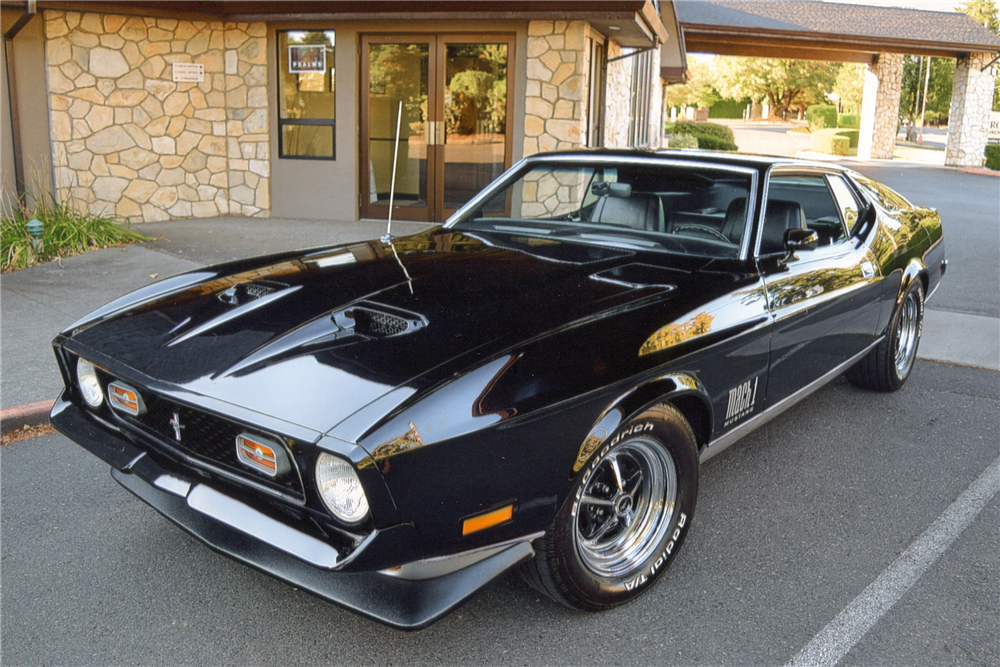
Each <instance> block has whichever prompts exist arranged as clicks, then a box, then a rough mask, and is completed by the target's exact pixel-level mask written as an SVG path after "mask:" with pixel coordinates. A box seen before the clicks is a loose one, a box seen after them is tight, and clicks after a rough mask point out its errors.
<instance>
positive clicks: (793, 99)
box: [716, 58, 840, 118]
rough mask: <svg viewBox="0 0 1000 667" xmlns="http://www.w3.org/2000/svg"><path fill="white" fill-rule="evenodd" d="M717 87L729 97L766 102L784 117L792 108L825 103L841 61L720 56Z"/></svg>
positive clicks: (777, 113)
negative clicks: (826, 94)
mask: <svg viewBox="0 0 1000 667" xmlns="http://www.w3.org/2000/svg"><path fill="white" fill-rule="evenodd" d="M719 60H720V62H719V63H718V64H717V72H718V78H717V79H716V82H717V83H716V88H717V89H718V90H719V92H721V93H722V94H723V95H724V96H726V97H732V98H734V99H743V98H746V97H749V98H750V99H752V100H754V101H758V102H762V101H765V100H766V101H767V103H768V104H769V105H770V106H771V109H772V111H773V112H774V113H775V114H776V115H779V116H781V117H782V118H784V117H785V116H787V114H788V110H789V109H790V108H792V107H796V108H798V109H804V108H805V107H806V106H808V105H810V104H818V103H825V102H826V97H825V93H828V92H830V91H831V90H833V86H834V82H835V81H836V77H837V70H838V69H839V67H840V65H839V64H838V63H830V62H824V61H819V60H784V59H781V58H720V59H719Z"/></svg>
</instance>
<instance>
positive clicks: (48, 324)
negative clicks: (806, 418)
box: [0, 218, 1000, 431]
mask: <svg viewBox="0 0 1000 667" xmlns="http://www.w3.org/2000/svg"><path fill="white" fill-rule="evenodd" d="M424 227H426V225H424V224H418V223H410V222H394V223H393V231H394V232H395V233H396V234H400V235H402V234H407V233H413V232H416V231H419V230H420V229H423V228H424ZM136 228H137V229H138V230H140V231H142V232H143V233H144V234H146V235H147V236H152V237H154V238H155V240H154V241H151V242H148V243H145V244H142V245H133V246H128V247H124V248H107V249H104V250H99V251H96V252H92V253H88V254H85V255H78V256H76V257H70V258H68V259H64V260H62V261H61V262H50V263H48V264H43V265H41V266H36V267H32V268H30V269H24V270H21V271H15V272H13V273H8V274H5V275H4V276H3V278H2V280H0V299H2V317H3V320H2V324H3V326H2V329H0V349H2V355H0V361H2V365H0V408H2V409H3V418H4V420H5V423H4V424H3V425H2V427H3V430H4V431H8V430H11V429H13V428H19V427H20V426H21V425H24V424H34V423H39V421H40V420H44V418H45V417H46V416H47V414H48V410H47V406H48V405H49V404H51V401H52V399H53V398H54V397H55V396H56V394H58V392H59V391H60V389H61V388H62V378H61V377H60V375H59V372H58V370H57V368H56V364H55V360H54V358H53V356H52V349H51V345H50V343H51V340H52V338H53V337H54V336H55V335H56V334H57V333H59V331H61V330H62V329H63V328H65V327H66V326H68V325H69V324H71V323H72V322H74V321H75V320H76V319H78V318H80V317H82V316H83V315H85V314H86V313H88V312H90V311H91V310H93V309H94V308H97V307H98V306H100V305H102V304H104V303H106V302H108V301H110V300H111V299H113V298H115V297H117V296H120V295H121V294H124V293H125V292H128V291H130V290H132V289H136V288H138V287H141V286H142V285H145V284H148V283H151V282H153V281H154V280H158V279H161V278H165V277H168V276H171V275H173V274H176V273H180V272H182V271H189V270H192V269H196V268H198V267H200V266H204V265H206V264H210V263H217V262H224V261H229V260H233V259H238V258H242V257H249V256H253V255H260V254H265V253H270V252H280V251H283V250H293V249H297V248H308V247H314V246H319V245H330V244H334V243H343V242H348V241H359V240H364V239H370V238H377V237H379V236H381V235H382V234H383V233H384V232H385V223H384V222H381V221H370V220H369V221H360V222H332V221H316V220H288V219H279V218H270V219H250V218H215V219H205V220H180V221H171V222H161V223H145V224H142V225H136ZM931 305H932V306H933V302H931ZM920 356H921V357H922V358H925V359H932V360H937V361H944V362H948V363H957V364H964V365H970V366H980V367H984V368H992V369H995V370H1000V320H996V319H994V318H991V317H980V316H975V315H964V314H959V313H946V312H944V311H935V310H932V309H931V308H928V310H927V318H926V323H925V326H924V336H923V340H922V342H921V345H920Z"/></svg>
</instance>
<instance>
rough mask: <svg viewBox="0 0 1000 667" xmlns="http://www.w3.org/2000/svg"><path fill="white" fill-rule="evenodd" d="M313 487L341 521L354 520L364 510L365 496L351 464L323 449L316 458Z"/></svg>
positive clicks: (366, 509) (366, 504)
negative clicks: (314, 485)
mask: <svg viewBox="0 0 1000 667" xmlns="http://www.w3.org/2000/svg"><path fill="white" fill-rule="evenodd" d="M316 487H317V488H318V489H319V495H320V497H321V498H322V499H323V503H324V504H325V505H326V507H327V509H329V510H330V512H332V513H333V515H334V516H335V517H337V518H338V519H340V520H341V521H344V522H345V523H358V522H359V521H361V520H362V519H364V518H365V516H366V515H367V514H368V498H367V497H366V496H365V490H364V489H363V488H362V487H361V480H360V479H358V474H357V473H356V472H354V467H353V466H351V464H350V463H348V462H347V461H345V460H343V459H340V458H337V457H336V456H333V455H332V454H327V453H326V452H323V453H321V454H320V455H319V458H318V459H316Z"/></svg>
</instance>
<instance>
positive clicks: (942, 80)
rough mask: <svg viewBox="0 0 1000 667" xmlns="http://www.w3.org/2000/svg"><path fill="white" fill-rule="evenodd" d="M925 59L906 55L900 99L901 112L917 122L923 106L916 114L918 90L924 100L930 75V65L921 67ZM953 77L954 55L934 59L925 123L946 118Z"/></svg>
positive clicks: (949, 104) (911, 120) (932, 61)
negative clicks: (925, 85) (925, 81)
mask: <svg viewBox="0 0 1000 667" xmlns="http://www.w3.org/2000/svg"><path fill="white" fill-rule="evenodd" d="M923 60H924V59H923V58H922V57H921V56H905V57H904V58H903V89H902V94H901V95H900V98H899V113H900V115H901V116H903V117H904V118H909V119H910V122H911V123H914V124H916V123H918V122H919V120H920V111H921V109H920V108H917V109H916V115H914V113H913V110H914V108H915V107H916V102H917V99H918V98H917V95H918V91H919V95H920V99H921V100H922V99H923V94H924V92H923V91H924V79H925V77H926V76H927V66H926V65H923V66H921V63H922V62H923ZM954 77H955V61H954V60H953V59H952V58H931V80H930V86H929V87H928V89H927V113H926V115H925V117H924V118H925V122H927V123H940V122H942V121H944V120H947V118H948V113H949V111H950V108H951V84H952V81H953V80H954ZM920 106H921V107H922V106H923V105H922V104H921V105H920Z"/></svg>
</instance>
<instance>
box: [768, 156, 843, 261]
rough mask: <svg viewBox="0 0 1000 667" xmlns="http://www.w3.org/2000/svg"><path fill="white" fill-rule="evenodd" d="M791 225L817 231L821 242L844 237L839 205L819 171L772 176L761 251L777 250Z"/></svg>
mask: <svg viewBox="0 0 1000 667" xmlns="http://www.w3.org/2000/svg"><path fill="white" fill-rule="evenodd" d="M793 228H809V229H814V230H816V231H817V232H819V237H820V245H830V244H831V243H836V242H837V241H839V240H841V239H843V238H844V237H845V232H844V225H843V223H841V220H840V207H839V205H838V203H837V202H836V201H835V200H834V197H833V195H832V194H831V193H830V188H829V187H827V182H826V179H825V178H824V177H823V175H822V174H775V175H772V176H771V179H770V181H769V185H768V190H767V208H766V209H765V212H764V227H763V229H762V231H761V247H760V252H761V254H769V253H773V252H780V251H781V250H782V248H783V247H784V235H785V232H786V231H787V230H789V229H793Z"/></svg>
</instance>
